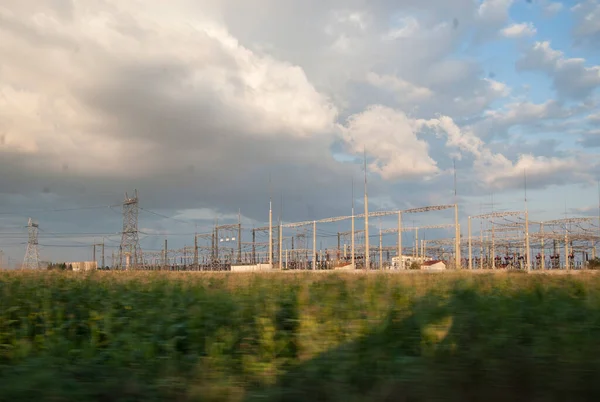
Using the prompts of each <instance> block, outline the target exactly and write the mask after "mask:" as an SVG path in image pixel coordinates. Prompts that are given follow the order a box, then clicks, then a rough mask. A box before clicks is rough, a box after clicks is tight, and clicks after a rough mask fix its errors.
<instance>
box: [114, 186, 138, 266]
mask: <svg viewBox="0 0 600 402" xmlns="http://www.w3.org/2000/svg"><path fill="white" fill-rule="evenodd" d="M141 265H143V261H142V250H141V248H140V239H139V235H138V193H137V190H135V196H134V197H133V198H129V196H128V195H127V193H125V201H123V232H122V236H121V246H120V247H119V268H120V269H138V268H140V266H141Z"/></svg>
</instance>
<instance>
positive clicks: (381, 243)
mask: <svg viewBox="0 0 600 402" xmlns="http://www.w3.org/2000/svg"><path fill="white" fill-rule="evenodd" d="M382 235H383V234H382V232H381V221H379V269H383V242H382V241H383V238H382Z"/></svg>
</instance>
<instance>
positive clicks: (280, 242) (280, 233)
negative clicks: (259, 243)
mask: <svg viewBox="0 0 600 402" xmlns="http://www.w3.org/2000/svg"><path fill="white" fill-rule="evenodd" d="M278 237H279V258H278V260H277V262H278V263H279V269H283V226H282V225H281V221H279V235H278Z"/></svg>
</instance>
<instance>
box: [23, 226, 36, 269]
mask: <svg viewBox="0 0 600 402" xmlns="http://www.w3.org/2000/svg"><path fill="white" fill-rule="evenodd" d="M38 230H39V225H38V224H37V223H34V222H33V221H32V220H31V218H29V222H28V224H27V232H28V233H29V237H28V240H27V250H26V251H25V258H24V259H23V268H26V269H38V268H39V267H40V255H39V252H38Z"/></svg>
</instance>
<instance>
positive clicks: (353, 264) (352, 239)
mask: <svg viewBox="0 0 600 402" xmlns="http://www.w3.org/2000/svg"><path fill="white" fill-rule="evenodd" d="M350 231H351V232H352V234H351V243H352V244H351V247H352V251H351V254H352V256H351V258H352V269H356V265H355V263H354V178H352V228H351V230H350Z"/></svg>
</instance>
